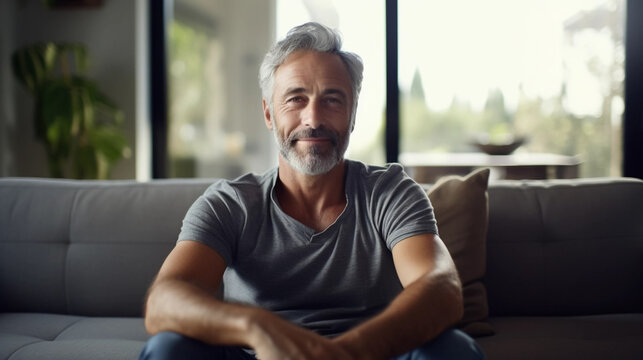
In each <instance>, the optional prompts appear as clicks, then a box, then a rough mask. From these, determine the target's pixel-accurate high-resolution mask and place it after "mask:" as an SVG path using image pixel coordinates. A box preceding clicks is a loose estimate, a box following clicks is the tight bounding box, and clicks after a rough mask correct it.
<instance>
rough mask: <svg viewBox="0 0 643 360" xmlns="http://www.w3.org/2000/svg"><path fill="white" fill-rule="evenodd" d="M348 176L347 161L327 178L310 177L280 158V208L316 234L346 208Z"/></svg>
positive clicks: (278, 185) (278, 194)
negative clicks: (345, 188)
mask: <svg viewBox="0 0 643 360" xmlns="http://www.w3.org/2000/svg"><path fill="white" fill-rule="evenodd" d="M345 173H346V163H345V162H344V160H342V161H340V163H338V164H337V165H336V166H335V167H334V168H332V169H331V170H330V171H329V172H328V173H326V174H321V175H306V174H302V173H300V172H298V171H296V170H295V169H293V168H292V167H291V166H290V164H288V162H287V161H285V160H284V159H282V158H280V159H279V181H278V183H277V186H276V194H277V199H278V200H279V205H280V207H281V208H282V210H283V211H284V212H286V214H288V215H290V216H291V217H293V218H294V219H296V220H298V221H299V222H301V223H303V224H304V225H306V226H308V227H310V228H312V229H314V230H317V231H322V230H324V229H326V228H327V227H328V226H330V225H331V224H332V223H333V222H334V221H335V220H336V219H337V217H338V216H339V215H340V214H341V213H342V211H343V210H344V208H345V207H346V195H345V192H344V175H345Z"/></svg>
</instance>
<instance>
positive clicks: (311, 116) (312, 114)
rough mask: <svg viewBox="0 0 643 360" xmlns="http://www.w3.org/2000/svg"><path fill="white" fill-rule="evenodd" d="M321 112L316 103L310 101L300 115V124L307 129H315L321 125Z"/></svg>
mask: <svg viewBox="0 0 643 360" xmlns="http://www.w3.org/2000/svg"><path fill="white" fill-rule="evenodd" d="M322 121H323V119H322V111H321V107H320V105H319V104H318V103H317V102H316V101H310V102H309V103H308V104H307V106H306V108H305V109H304V110H303V111H302V113H301V122H302V124H304V125H305V126H307V127H310V128H313V129H317V128H318V127H319V125H321V123H322Z"/></svg>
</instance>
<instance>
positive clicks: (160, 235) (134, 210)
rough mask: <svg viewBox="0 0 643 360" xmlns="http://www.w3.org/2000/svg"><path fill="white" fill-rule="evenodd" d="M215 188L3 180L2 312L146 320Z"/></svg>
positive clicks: (204, 183)
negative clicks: (157, 287)
mask: <svg viewBox="0 0 643 360" xmlns="http://www.w3.org/2000/svg"><path fill="white" fill-rule="evenodd" d="M211 182H212V180H208V179H196V180H155V181H151V182H147V183H138V182H135V181H90V180H88V181H71V180H54V179H0V185H1V186H0V205H1V206H0V294H3V295H2V296H0V312H9V311H13V312H49V313H62V314H75V315H89V316H140V315H141V310H142V308H143V300H144V296H145V291H146V290H147V287H148V286H149V284H150V282H151V281H152V279H153V277H154V275H155V274H156V272H157V271H158V269H159V268H160V266H161V263H162V262H163V259H164V258H165V257H166V256H167V254H168V253H169V252H170V250H171V249H172V247H173V246H174V244H175V242H176V238H177V235H178V232H179V229H180V227H181V219H182V218H183V216H184V215H185V212H186V211H187V209H188V208H189V206H190V205H191V204H192V202H194V200H195V199H196V198H197V197H198V196H199V195H201V194H202V193H203V191H204V189H205V188H207V187H208V186H209V185H210V184H211ZM43 269H46V271H43Z"/></svg>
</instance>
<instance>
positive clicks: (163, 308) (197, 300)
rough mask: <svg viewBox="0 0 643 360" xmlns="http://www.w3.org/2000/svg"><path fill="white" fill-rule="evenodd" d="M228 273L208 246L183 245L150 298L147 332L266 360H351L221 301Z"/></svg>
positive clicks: (278, 322)
mask: <svg viewBox="0 0 643 360" xmlns="http://www.w3.org/2000/svg"><path fill="white" fill-rule="evenodd" d="M225 267H226V264H225V261H224V260H223V258H222V257H221V256H220V255H219V254H218V253H217V252H216V251H214V250H212V249H211V248H209V247H208V246H206V245H203V244H201V243H198V242H194V241H180V242H179V243H178V244H177V245H176V247H175V248H174V249H173V250H172V252H171V253H170V255H169V256H168V257H167V259H166V260H165V262H164V263H163V266H162V267H161V270H160V271H159V274H158V276H157V278H156V280H155V281H154V283H153V284H152V287H151V288H150V291H149V293H148V297H147V302H146V311H145V327H146V329H147V331H148V332H149V333H150V334H156V333H159V332H162V331H173V332H177V333H180V334H183V335H185V336H188V337H191V338H194V339H198V340H201V341H203V342H206V343H209V344H215V345H228V346H245V347H250V348H253V349H254V350H255V352H256V353H257V355H258V357H260V358H261V359H262V360H263V359H266V360H270V359H279V360H280V359H285V358H293V359H348V358H349V357H348V353H347V352H346V351H345V350H344V349H343V348H341V347H340V346H339V345H338V344H335V343H334V342H332V341H331V340H328V339H326V338H324V337H322V336H320V335H317V334H315V333H313V332H311V331H309V330H306V329H303V328H301V327H298V326H296V325H294V324H292V323H289V322H287V321H285V320H283V319H281V318H279V317H278V316H276V315H274V314H272V313H270V312H268V311H266V310H263V309H260V308H256V307H251V306H245V305H240V304H232V303H227V302H223V301H221V300H218V299H217V298H216V297H215V293H216V290H217V288H218V287H219V284H220V283H221V280H222V278H223V272H224V271H225Z"/></svg>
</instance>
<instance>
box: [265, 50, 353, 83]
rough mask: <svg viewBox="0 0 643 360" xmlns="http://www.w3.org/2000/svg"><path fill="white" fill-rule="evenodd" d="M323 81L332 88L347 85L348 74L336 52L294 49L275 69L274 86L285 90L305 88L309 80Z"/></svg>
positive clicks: (348, 80) (348, 81)
mask: <svg viewBox="0 0 643 360" xmlns="http://www.w3.org/2000/svg"><path fill="white" fill-rule="evenodd" d="M313 80H314V81H315V82H321V83H325V84H327V85H329V86H331V87H333V88H341V87H344V86H346V87H349V88H350V86H351V85H350V75H349V73H348V69H347V68H346V65H345V64H344V62H343V61H342V59H341V58H340V57H339V55H337V54H332V53H321V52H314V51H303V50H299V51H295V52H293V53H292V54H290V55H289V56H288V57H287V58H286V60H285V61H284V62H283V63H282V64H281V65H280V66H279V67H278V68H277V70H276V71H275V88H277V87H281V88H282V90H286V89H284V87H285V88H287V89H288V90H287V91H290V90H292V89H295V88H298V89H300V90H303V89H306V88H308V87H309V86H310V85H311V81H313Z"/></svg>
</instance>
